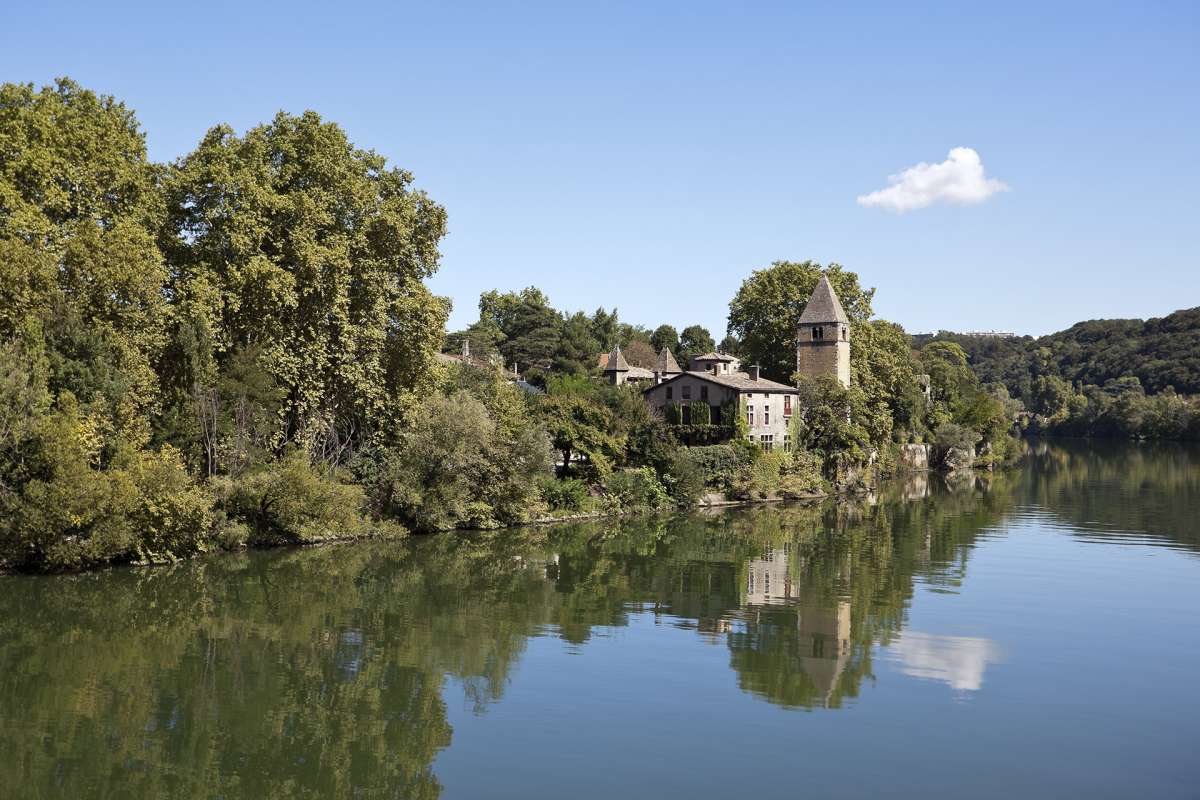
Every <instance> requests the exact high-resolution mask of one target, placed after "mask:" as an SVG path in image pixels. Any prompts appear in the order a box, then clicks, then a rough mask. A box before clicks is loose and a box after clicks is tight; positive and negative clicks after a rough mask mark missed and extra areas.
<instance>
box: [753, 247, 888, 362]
mask: <svg viewBox="0 0 1200 800" xmlns="http://www.w3.org/2000/svg"><path fill="white" fill-rule="evenodd" d="M822 274H825V275H826V276H828V278H829V282H830V283H831V284H833V288H834V290H835V291H836V292H837V294H838V298H839V299H840V300H841V302H842V307H843V308H844V309H845V310H846V314H847V315H848V316H849V317H850V321H851V323H852V324H857V323H862V322H866V321H867V320H868V319H870V317H871V298H872V297H874V295H875V290H874V289H866V290H864V289H863V288H862V287H861V286H860V285H859V281H858V275H857V274H856V273H853V272H847V271H846V270H844V269H843V268H842V266H841V265H840V264H836V263H831V264H829V265H827V266H824V267H822V266H821V265H820V264H818V263H817V262H815V261H802V262H794V261H776V262H774V263H773V264H771V266H769V267H767V268H766V269H761V270H756V271H755V272H754V273H753V274H752V275H751V276H750V277H749V278H747V279H746V280H745V281H743V282H742V286H741V288H739V289H738V292H737V294H736V295H735V296H734V298H733V300H732V301H731V302H730V304H729V333H730V334H732V335H733V336H735V337H737V338H738V339H739V340H740V350H741V353H740V355H741V357H742V361H743V363H745V364H758V365H759V366H761V367H762V374H763V375H764V376H765V377H768V378H770V379H772V380H776V381H787V380H789V379H790V377H791V375H792V373H793V372H794V371H795V369H796V333H797V331H798V330H799V326H800V315H801V314H803V313H804V307H805V306H806V305H807V304H808V299H809V297H810V296H811V295H812V292H813V289H814V288H815V287H816V285H817V281H818V280H819V279H820V277H821V275H822ZM853 340H854V335H853V333H852V334H851V342H853Z"/></svg>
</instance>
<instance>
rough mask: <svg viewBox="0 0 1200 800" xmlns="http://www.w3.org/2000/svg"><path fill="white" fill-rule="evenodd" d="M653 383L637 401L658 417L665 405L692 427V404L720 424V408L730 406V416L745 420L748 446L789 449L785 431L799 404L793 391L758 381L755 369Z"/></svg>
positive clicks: (695, 372) (682, 375) (683, 376)
mask: <svg viewBox="0 0 1200 800" xmlns="http://www.w3.org/2000/svg"><path fill="white" fill-rule="evenodd" d="M717 369H718V370H719V369H720V368H719V367H717ZM657 380H658V382H656V383H655V384H654V385H652V386H649V387H647V388H646V389H644V390H643V391H642V396H643V397H644V398H645V399H646V402H647V403H649V404H650V405H651V407H653V408H656V409H658V410H659V411H662V412H663V413H664V414H666V413H668V410H669V408H670V407H671V406H679V413H680V415H681V421H682V422H683V423H684V424H692V423H693V420H692V418H691V417H692V414H693V413H694V412H693V409H694V408H695V405H694V404H704V405H707V406H708V407H709V412H708V418H709V421H711V422H713V423H720V422H721V419H722V414H723V413H724V409H725V408H727V407H732V409H733V411H734V413H739V414H744V415H745V419H746V424H747V426H748V427H749V430H750V441H752V442H758V443H759V444H761V445H762V446H763V449H765V450H773V449H775V448H781V449H784V450H790V449H791V445H792V442H791V436H790V433H789V430H788V426H789V424H790V423H791V421H792V414H793V413H794V412H795V411H796V409H797V408H798V406H799V403H800V395H799V392H798V391H797V390H796V388H795V387H794V386H787V385H786V384H782V383H776V382H775V381H771V380H767V379H766V378H762V377H760V376H759V374H758V368H757V367H751V368H750V371H749V372H737V373H721V372H719V371H718V372H716V373H714V372H701V371H698V370H688V371H687V372H682V373H679V374H678V375H675V376H673V377H671V378H667V379H665V380H664V379H663V378H662V376H659V378H658V379H657Z"/></svg>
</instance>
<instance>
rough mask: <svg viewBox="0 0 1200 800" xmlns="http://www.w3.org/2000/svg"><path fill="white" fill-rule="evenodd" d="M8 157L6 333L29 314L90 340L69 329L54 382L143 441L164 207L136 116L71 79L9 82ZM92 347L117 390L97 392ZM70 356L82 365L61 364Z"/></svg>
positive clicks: (1, 165)
mask: <svg viewBox="0 0 1200 800" xmlns="http://www.w3.org/2000/svg"><path fill="white" fill-rule="evenodd" d="M0 154H3V155H2V156H0V287H3V288H0V301H2V302H0V327H2V328H3V329H4V330H2V331H0V333H3V334H5V335H11V334H12V333H13V332H14V331H16V330H17V329H19V328H21V327H22V326H24V325H26V324H27V323H32V324H34V325H37V326H42V327H52V326H57V327H59V328H70V329H71V330H73V331H75V332H77V333H78V334H79V336H84V337H86V338H87V339H88V340H89V344H86V345H84V344H82V343H80V342H78V341H77V339H78V338H79V337H78V336H76V337H70V336H68V337H60V341H59V342H58V343H59V344H62V346H63V347H65V348H66V350H67V351H68V352H66V353H62V354H60V355H61V357H57V358H52V360H51V367H52V370H51V374H50V376H49V380H50V382H51V387H52V388H54V389H55V390H56V391H72V392H74V393H75V394H76V395H77V396H78V399H79V401H80V402H81V403H83V404H84V406H85V408H90V409H92V411H94V412H96V413H104V414H105V415H106V416H107V417H108V418H109V419H110V421H111V424H112V425H113V426H115V428H114V429H115V430H116V431H118V432H121V433H122V434H123V435H126V436H129V437H132V438H134V439H144V438H145V437H146V436H147V435H148V426H147V424H146V422H147V420H148V418H149V416H150V415H151V414H152V413H153V412H154V410H155V409H156V408H157V403H158V393H157V379H156V376H155V374H154V370H153V367H154V363H155V361H156V360H157V359H158V357H159V354H160V352H161V350H162V348H163V345H164V342H165V326H166V320H167V305H166V301H165V299H164V293H163V285H164V283H165V281H166V269H165V266H164V264H163V258H162V254H161V253H160V252H159V249H158V247H157V246H156V245H155V241H154V231H155V230H156V228H157V226H158V224H159V221H160V220H161V219H162V216H163V213H164V205H163V202H162V197H161V195H160V192H159V188H158V182H157V176H158V170H157V168H156V167H155V166H154V165H153V164H151V163H150V162H149V160H148V159H147V157H146V146H145V137H144V135H143V134H142V131H141V128H140V127H139V125H138V122H137V119H136V118H135V117H134V114H133V112H132V111H131V110H129V109H128V108H126V107H125V105H124V104H123V103H120V102H119V101H117V100H115V99H114V98H112V97H109V96H104V95H97V94H95V93H94V92H91V91H89V90H86V89H84V88H82V87H81V86H79V85H78V84H77V83H75V82H74V81H71V80H67V79H60V80H59V81H57V82H56V83H55V84H54V86H47V87H44V88H42V89H36V90H35V89H34V87H33V85H32V84H11V83H9V84H3V85H2V86H0ZM47 345H48V346H49V347H50V349H51V350H52V351H53V350H54V347H55V345H56V343H55V342H48V343H47ZM88 352H102V353H103V354H104V358H105V359H107V361H108V363H109V366H110V367H111V368H112V369H115V370H116V371H118V372H119V373H120V374H121V380H120V381H119V385H118V384H110V385H109V387H108V388H109V389H111V390H113V391H110V392H101V393H99V394H97V393H96V392H95V391H94V389H95V386H94V385H93V384H92V383H91V382H90V381H89V380H88V379H87V376H88V374H89V371H90V370H89V359H88V357H87V353H88ZM51 355H52V356H53V355H54V353H53V352H52V353H51ZM81 359H82V360H81ZM67 364H74V365H76V366H78V367H79V368H78V369H67V370H65V371H64V370H62V369H58V367H61V366H63V365H67ZM100 399H103V400H105V401H107V409H101V408H100V407H99V406H96V404H95V402H94V401H97V400H100Z"/></svg>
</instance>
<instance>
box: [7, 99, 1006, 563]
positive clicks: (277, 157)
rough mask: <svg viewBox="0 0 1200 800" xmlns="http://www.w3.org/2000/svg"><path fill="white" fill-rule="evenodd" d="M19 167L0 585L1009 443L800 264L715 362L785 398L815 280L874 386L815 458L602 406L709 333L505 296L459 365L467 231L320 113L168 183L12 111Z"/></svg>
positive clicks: (943, 373) (960, 392)
mask: <svg viewBox="0 0 1200 800" xmlns="http://www.w3.org/2000/svg"><path fill="white" fill-rule="evenodd" d="M0 153H3V154H4V158H3V160H0V568H15V569H72V568H80V567H87V566H95V565H101V564H106V563H113V562H132V561H137V562H148V561H167V560H173V559H177V558H181V557H186V556H189V555H192V554H194V553H198V552H203V551H206V550H211V549H214V548H238V547H242V546H246V545H255V544H272V543H308V542H318V541H325V540H329V539H335V538H345V537H358V536H368V535H378V534H399V533H402V532H403V531H404V530H405V529H412V530H419V531H431V530H443V529H450V528H459V527H474V528H489V527H495V526H500V525H510V524H514V523H519V522H522V521H526V520H529V519H532V518H537V517H542V516H546V515H550V516H567V515H577V514H595V513H613V512H627V511H647V510H656V509H661V508H668V507H673V506H690V505H694V504H695V503H696V502H697V501H698V500H699V499H700V498H701V497H702V496H703V495H704V494H705V493H708V492H717V493H721V494H724V495H725V496H729V497H737V498H764V497H789V496H802V495H806V494H810V493H814V492H817V491H820V490H822V489H827V488H829V487H830V485H831V482H832V483H836V484H839V485H844V484H846V483H848V482H849V481H848V480H847V470H850V471H854V470H858V468H859V467H861V466H862V465H863V464H867V465H871V466H873V467H874V468H876V469H877V468H878V467H879V466H882V467H884V468H887V467H888V465H889V457H888V455H887V450H888V448H889V446H890V445H891V444H892V443H894V442H906V441H912V440H922V439H928V440H930V441H932V440H933V439H934V438H935V436H934V434H935V433H936V432H937V431H939V430H940V426H944V425H946V424H955V425H959V426H963V427H965V428H968V429H970V431H972V432H973V436H974V438H973V442H972V444H973V445H974V446H975V447H976V448H977V451H978V454H979V455H981V456H983V457H985V458H987V457H989V456H993V455H996V454H997V453H998V452H1000V451H1002V450H1003V443H1004V442H1005V441H1006V437H1007V422H1008V420H1009V418H1010V416H1011V414H1010V412H1011V410H1012V409H1011V408H1010V407H1009V405H1007V404H1006V403H1005V398H1000V397H998V396H997V395H996V393H995V392H991V391H989V390H984V389H983V388H982V387H981V386H980V385H979V382H978V381H977V380H975V378H974V375H973V374H972V373H971V371H970V370H969V369H966V367H965V356H961V357H960V355H961V350H955V349H953V345H948V344H945V343H936V344H935V345H930V346H929V347H927V348H926V349H925V351H924V352H922V353H921V354H916V355H914V354H913V353H912V351H911V348H910V345H909V342H908V339H907V337H906V336H905V335H904V333H903V331H902V330H900V329H899V328H898V327H897V326H894V325H890V324H889V323H886V322H881V321H868V320H869V317H870V315H871V309H870V299H871V295H872V291H873V290H862V289H860V288H859V281H858V276H857V275H855V274H854V273H852V272H848V271H845V270H843V269H842V268H841V267H839V266H837V265H830V266H829V267H828V268H821V267H819V266H818V265H816V264H814V263H813V262H803V263H791V262H777V263H776V264H774V265H772V266H771V267H770V268H768V269H766V270H762V271H759V272H756V273H755V274H754V275H753V276H752V277H751V278H750V279H748V280H747V282H746V284H745V285H744V286H743V287H742V290H741V291H740V292H739V293H738V296H737V297H736V298H735V299H734V302H733V304H732V306H731V310H730V320H731V332H730V333H731V335H730V336H727V337H726V339H725V341H724V342H723V346H724V347H727V348H729V349H737V350H738V352H739V353H740V354H741V355H742V356H743V357H744V358H747V359H751V360H757V361H760V362H761V363H763V364H764V366H768V365H769V370H774V371H775V372H776V373H777V374H779V376H780V377H782V378H784V379H787V378H788V377H789V376H788V375H787V374H784V372H783V371H784V370H790V365H791V363H792V361H793V360H794V354H789V353H787V352H785V349H786V348H787V346H788V342H789V341H790V337H792V336H794V322H795V317H796V316H798V314H799V313H800V312H801V311H802V309H803V302H804V299H805V298H807V297H808V295H809V292H811V289H812V286H813V285H815V283H816V280H817V278H818V277H819V276H820V275H821V274H822V273H823V272H824V274H828V275H829V276H830V278H831V280H833V282H834V283H835V285H836V286H837V288H838V289H839V290H840V291H841V292H842V299H843V303H844V305H845V306H846V307H847V309H848V311H849V312H850V314H851V316H852V318H853V319H854V320H855V322H856V326H855V334H854V336H853V341H852V347H851V358H852V371H853V375H854V386H853V387H852V388H851V389H849V390H844V389H842V388H841V387H840V386H836V385H831V384H829V383H827V382H818V383H817V384H815V385H813V386H806V387H805V388H804V391H805V393H806V403H805V406H806V407H805V409H804V410H803V412H802V413H798V414H797V415H796V419H795V425H796V426H798V427H796V429H795V430H794V431H793V436H792V441H793V442H795V443H796V445H797V446H796V447H795V448H794V449H793V451H792V452H780V451H776V452H765V451H763V450H762V449H760V448H759V447H758V446H756V445H752V444H750V443H749V442H748V441H746V439H747V438H748V436H747V434H748V431H746V430H745V429H744V425H745V419H744V413H741V412H739V411H738V409H737V408H735V407H734V405H730V407H729V408H726V409H723V410H722V412H721V418H720V419H719V420H718V419H714V418H713V414H712V413H711V409H710V407H709V406H708V405H707V404H704V403H698V404H693V405H692V406H690V407H689V408H687V409H682V410H681V411H680V413H679V414H678V415H677V417H678V418H676V419H674V420H672V421H673V422H674V423H675V424H671V423H672V421H668V420H665V419H663V417H662V416H661V415H660V414H658V413H657V412H654V411H652V410H651V409H650V408H649V406H648V405H647V404H646V403H645V402H644V401H643V399H642V397H641V394H640V392H639V391H638V389H637V388H635V387H631V386H623V387H615V386H610V385H608V384H607V383H606V382H605V381H604V380H603V379H602V378H601V377H600V370H599V364H598V357H599V356H600V355H601V354H602V353H605V352H608V351H609V350H610V349H611V348H612V347H614V346H616V345H618V344H619V345H621V346H622V347H623V348H624V351H625V353H626V358H627V360H629V361H630V362H631V363H632V364H635V365H639V366H643V367H648V368H649V367H653V366H654V365H655V364H656V363H657V359H658V357H659V353H660V352H661V351H662V350H663V349H664V348H665V349H666V350H668V351H669V352H671V353H672V354H673V355H674V356H675V357H676V358H677V360H678V361H679V362H680V363H681V364H685V365H686V362H687V360H688V358H689V357H691V356H694V355H698V354H700V353H702V352H706V351H710V350H713V349H714V348H716V347H717V345H716V343H715V341H714V339H713V336H712V334H711V333H710V332H709V331H708V330H706V329H705V328H703V327H702V326H699V325H689V326H686V327H684V328H683V329H682V330H680V331H676V329H675V328H674V327H673V326H670V325H659V326H658V327H657V328H655V329H654V330H650V329H648V328H646V327H643V326H639V325H631V324H628V323H624V322H621V321H620V320H619V318H618V315H617V311H616V309H613V310H611V311H609V310H605V309H604V308H599V309H597V310H596V311H595V312H593V313H592V314H590V315H589V314H585V313H583V312H573V313H564V312H561V311H558V310H556V309H554V308H553V307H552V306H551V304H550V301H549V299H548V298H547V297H546V295H545V294H544V293H543V292H541V291H540V290H539V289H537V288H535V287H528V288H526V289H523V290H521V291H518V292H500V291H489V292H485V293H484V294H483V295H482V296H481V297H480V302H479V319H478V320H477V321H476V322H475V323H474V324H472V325H471V326H470V327H469V328H468V329H467V330H464V331H457V332H454V333H452V334H449V335H446V333H445V322H446V319H447V314H448V311H449V304H448V302H447V301H446V300H445V299H443V298H438V297H436V296H434V295H433V294H431V293H430V291H429V289H428V287H427V285H426V283H425V281H426V279H427V278H428V277H429V276H430V275H432V274H433V273H434V271H435V270H436V269H437V267H438V260H439V252H438V244H439V241H440V239H441V238H442V236H443V235H444V234H445V231H446V212H445V210H444V209H443V208H442V207H441V206H440V205H438V204H437V203H436V202H434V201H433V200H432V199H431V198H429V197H428V196H427V195H425V194H424V193H423V192H422V191H420V190H419V189H416V188H414V186H413V177H412V176H411V175H410V174H409V173H408V172H406V171H404V170H402V169H399V168H396V167H391V166H389V165H388V164H387V162H386V161H385V159H384V158H383V157H382V156H380V155H378V154H376V153H374V152H371V151H365V150H361V149H359V148H357V147H355V146H354V145H353V144H352V142H351V141H350V139H349V138H348V136H347V135H346V133H345V131H343V130H342V129H341V128H340V127H338V126H337V125H336V124H333V123H330V122H327V121H324V120H322V119H321V118H320V117H319V116H318V115H317V114H315V113H313V112H305V113H303V114H301V115H299V116H294V115H290V114H287V113H280V114H279V115H277V116H276V117H275V118H274V119H273V120H272V121H271V122H270V123H267V124H264V125H259V126H256V127H254V128H251V129H250V130H248V131H246V132H245V133H244V134H240V135H239V134H238V133H236V132H235V131H233V130H232V129H231V128H229V127H228V126H225V125H218V126H216V127H214V128H212V129H211V130H210V131H209V132H208V133H207V134H206V135H205V136H204V137H203V139H202V140H201V141H200V142H199V144H198V145H197V147H196V148H195V149H194V150H193V151H192V152H191V153H189V154H187V155H185V156H184V157H182V158H180V159H178V160H177V161H175V162H174V163H171V164H155V163H152V162H150V161H149V159H148V158H147V155H146V148H145V143H144V137H143V134H142V132H141V130H140V128H139V127H138V124H137V121H136V119H135V117H134V115H133V113H132V112H131V111H130V110H129V109H127V108H126V107H125V106H124V105H123V104H121V103H120V102H119V101H117V100H115V99H113V98H109V97H103V96H99V95H96V94H95V93H93V92H90V91H88V90H85V89H83V88H82V87H80V86H78V85H77V84H75V83H73V82H71V81H69V80H65V79H64V80H62V81H59V82H58V83H57V84H56V85H55V86H52V87H45V88H42V89H35V88H34V87H33V86H29V85H11V84H6V85H4V86H2V87H0ZM468 348H469V350H470V354H471V356H472V358H470V359H463V358H458V359H447V358H445V357H444V356H443V357H439V349H441V350H444V351H446V352H450V353H459V352H463V351H465V350H467V349H468ZM514 366H516V367H517V368H518V369H519V370H520V371H521V372H522V373H523V375H524V377H525V378H526V379H527V381H528V382H520V383H518V382H516V381H514V379H513V377H514V376H513V367H514ZM923 373H928V374H929V375H930V376H931V379H930V381H931V385H932V394H931V395H930V398H928V399H927V398H926V397H925V395H923V394H922V392H921V390H920V384H919V381H918V379H917V376H918V375H919V374H923ZM768 374H770V371H769V372H768ZM683 411H686V412H687V413H686V414H684V413H682V412H683ZM685 422H686V424H683V423H685ZM730 437H732V439H733V441H732V443H730V444H728V445H720V448H721V449H716V448H712V447H706V446H703V445H712V444H714V443H718V442H722V441H725V440H727V439H729V438H730ZM942 438H945V437H942ZM959 438H962V437H959ZM690 445H694V446H690ZM717 453H719V455H717ZM975 455H976V452H974V451H973V452H971V453H970V457H971V458H972V459H973V458H974V456H975ZM997 457H998V456H997ZM855 474H856V475H857V478H856V480H858V481H860V482H861V481H862V480H864V478H863V473H862V472H861V470H858V471H857V472H856V473H855ZM868 477H869V476H868Z"/></svg>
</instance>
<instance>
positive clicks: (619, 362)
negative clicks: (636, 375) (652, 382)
mask: <svg viewBox="0 0 1200 800" xmlns="http://www.w3.org/2000/svg"><path fill="white" fill-rule="evenodd" d="M604 371H605V372H628V371H629V362H628V361H626V360H625V356H623V355H621V345H617V346H616V347H614V348H613V351H612V352H611V353H609V354H608V361H606V362H605V363H604Z"/></svg>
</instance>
